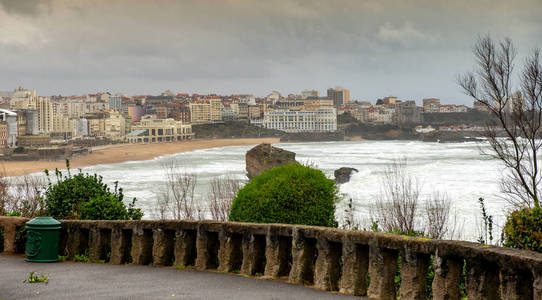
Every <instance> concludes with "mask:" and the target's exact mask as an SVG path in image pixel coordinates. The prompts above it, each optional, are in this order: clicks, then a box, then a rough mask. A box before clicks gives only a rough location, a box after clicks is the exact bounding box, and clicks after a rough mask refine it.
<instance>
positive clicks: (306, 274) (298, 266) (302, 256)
mask: <svg viewBox="0 0 542 300" xmlns="http://www.w3.org/2000/svg"><path fill="white" fill-rule="evenodd" d="M315 246H316V245H315V243H311V242H310V241H309V240H308V239H306V238H305V237H303V233H302V232H301V231H300V230H299V229H298V228H296V227H294V228H293V230H292V268H291V270H290V275H289V278H288V281H289V282H291V283H294V284H306V283H307V284H312V283H313V282H314V265H313V259H314V255H315V252H316V247H315Z"/></svg>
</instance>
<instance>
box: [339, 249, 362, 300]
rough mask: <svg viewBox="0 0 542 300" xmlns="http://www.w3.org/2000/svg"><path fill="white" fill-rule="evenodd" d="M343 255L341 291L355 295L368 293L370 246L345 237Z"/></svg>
mask: <svg viewBox="0 0 542 300" xmlns="http://www.w3.org/2000/svg"><path fill="white" fill-rule="evenodd" d="M342 256H343V269H342V277H341V289H340V292H341V293H344V294H349V295H354V296H363V295H366V294H367V283H366V280H367V270H368V268H369V247H367V246H365V245H358V244H355V243H353V242H351V241H350V240H347V239H345V240H344V242H343V254H342Z"/></svg>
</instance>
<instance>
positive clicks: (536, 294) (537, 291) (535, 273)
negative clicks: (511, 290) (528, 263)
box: [532, 266, 542, 300]
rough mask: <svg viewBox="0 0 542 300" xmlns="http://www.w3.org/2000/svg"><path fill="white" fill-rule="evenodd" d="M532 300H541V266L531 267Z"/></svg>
mask: <svg viewBox="0 0 542 300" xmlns="http://www.w3.org/2000/svg"><path fill="white" fill-rule="evenodd" d="M532 277H533V279H534V280H533V299H535V300H542V266H533V269H532Z"/></svg>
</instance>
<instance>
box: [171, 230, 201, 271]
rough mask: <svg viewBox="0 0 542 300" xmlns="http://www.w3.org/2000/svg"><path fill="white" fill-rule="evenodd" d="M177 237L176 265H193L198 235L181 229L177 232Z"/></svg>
mask: <svg viewBox="0 0 542 300" xmlns="http://www.w3.org/2000/svg"><path fill="white" fill-rule="evenodd" d="M175 237H176V239H175V265H177V266H189V265H193V264H194V262H195V258H196V233H195V232H194V231H193V230H184V229H181V230H177V232H176V233H175Z"/></svg>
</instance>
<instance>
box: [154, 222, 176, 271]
mask: <svg viewBox="0 0 542 300" xmlns="http://www.w3.org/2000/svg"><path fill="white" fill-rule="evenodd" d="M173 238H174V236H173V232H168V231H166V230H163V229H161V228H156V229H154V230H153V235H152V239H153V245H152V262H153V264H154V265H155V266H170V265H171V264H172V263H173Z"/></svg>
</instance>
